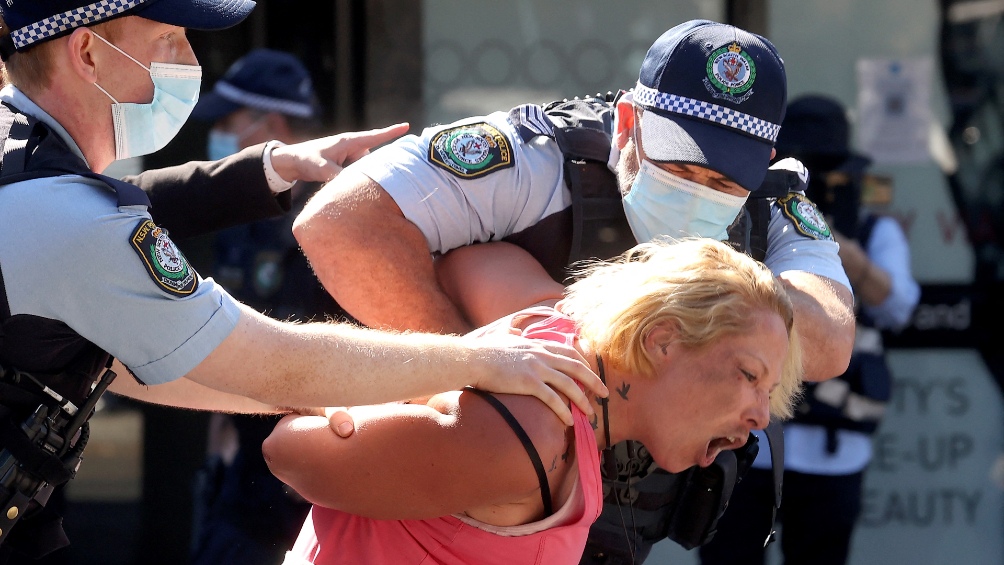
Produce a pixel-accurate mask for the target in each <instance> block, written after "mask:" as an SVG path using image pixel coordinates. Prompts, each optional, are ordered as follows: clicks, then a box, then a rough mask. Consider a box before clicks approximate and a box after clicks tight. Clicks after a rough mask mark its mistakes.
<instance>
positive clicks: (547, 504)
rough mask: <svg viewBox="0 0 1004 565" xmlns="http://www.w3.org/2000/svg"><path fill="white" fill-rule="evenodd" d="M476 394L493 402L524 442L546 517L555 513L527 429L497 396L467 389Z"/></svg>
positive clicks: (538, 456) (538, 457) (541, 468)
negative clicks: (535, 475)
mask: <svg viewBox="0 0 1004 565" xmlns="http://www.w3.org/2000/svg"><path fill="white" fill-rule="evenodd" d="M466 390H468V391H470V392H473V393H474V394H476V395H478V396H480V397H481V398H484V399H485V400H486V401H488V404H491V405H492V407H493V408H495V410H497V411H498V413H499V414H501V415H502V418H504V419H505V423H507V424H509V427H510V428H512V431H513V432H514V433H515V434H516V437H518V438H519V441H520V443H522V444H523V449H525V450H526V454H527V455H529V456H530V462H531V463H533V470H534V471H536V472H537V481H538V482H540V498H541V500H542V501H543V502H544V517H545V518H546V517H548V516H550V515H551V514H554V509H553V508H552V506H551V488H550V487H549V486H548V484H547V473H546V472H545V471H544V463H543V462H542V461H541V460H540V454H539V453H537V448H536V447H534V446H533V442H532V441H531V440H530V436H528V435H526V431H525V430H524V429H523V426H521V425H520V423H519V420H517V419H516V417H515V416H513V415H512V412H510V411H509V409H508V408H506V407H505V404H502V403H501V402H500V401H499V399H497V398H495V397H494V396H492V395H491V394H489V393H487V392H485V391H483V390H478V389H476V388H468V389H466Z"/></svg>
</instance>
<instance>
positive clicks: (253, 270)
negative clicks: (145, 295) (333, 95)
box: [192, 49, 344, 565]
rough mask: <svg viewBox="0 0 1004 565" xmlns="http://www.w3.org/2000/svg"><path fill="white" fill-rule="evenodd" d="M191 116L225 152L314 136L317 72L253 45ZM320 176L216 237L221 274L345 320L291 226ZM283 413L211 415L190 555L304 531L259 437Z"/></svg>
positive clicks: (268, 302) (259, 305)
mask: <svg viewBox="0 0 1004 565" xmlns="http://www.w3.org/2000/svg"><path fill="white" fill-rule="evenodd" d="M192 118H193V119H195V120H198V121H202V122H207V123H210V124H212V128H211V129H210V131H209V138H208V144H207V147H206V150H207V153H208V155H209V158H210V159H211V160H214V161H215V160H219V159H223V158H226V157H228V156H230V155H233V154H236V153H238V152H240V151H242V150H243V149H245V148H247V147H250V146H253V145H257V144H259V143H266V142H269V141H271V140H274V142H277V143H283V144H288V143H296V142H299V141H303V140H305V139H310V138H312V137H314V135H313V134H314V130H315V129H316V127H317V126H316V124H317V123H318V122H319V118H320V116H319V107H318V105H317V103H316V97H315V93H314V88H313V82H312V80H311V77H310V73H309V72H308V70H307V68H306V67H305V66H304V65H303V63H302V62H301V61H300V60H299V59H298V58H297V57H295V56H294V55H292V54H289V53H284V52H282V51H275V50H271V49H255V50H253V51H251V52H249V53H247V54H246V55H244V56H243V57H241V58H240V59H238V60H237V61H236V62H235V63H233V65H231V66H230V68H229V69H228V70H227V72H226V73H225V74H224V75H223V77H222V78H220V80H219V81H217V82H216V84H215V85H214V86H213V87H212V89H211V90H210V91H209V92H208V93H206V94H205V95H203V96H202V97H201V98H200V99H199V103H198V104H197V105H196V106H195V110H194V111H193V112H192ZM318 188H320V183H316V182H311V183H308V182H297V183H294V184H293V186H292V187H291V188H290V189H289V193H290V197H291V200H292V202H291V205H292V207H291V210H290V213H289V214H286V215H284V216H281V217H278V218H274V219H270V220H262V221H259V222H254V223H249V224H243V225H240V226H235V227H232V228H228V229H226V230H222V231H220V232H218V233H217V234H216V235H215V246H214V250H215V253H214V262H213V267H212V273H211V274H212V276H213V278H214V279H215V280H216V281H217V282H219V283H220V284H221V285H223V287H224V288H226V289H227V290H229V291H230V293H231V294H232V295H233V296H234V298H237V299H238V300H240V301H241V302H243V303H244V304H247V305H248V306H250V307H252V308H254V309H255V310H258V311H259V312H263V313H265V314H268V315H270V316H272V317H274V318H278V319H280V320H287V321H296V322H308V321H318V320H321V321H323V320H327V319H338V318H343V317H344V316H343V315H342V311H341V309H340V308H339V307H338V304H337V303H336V302H335V301H334V299H333V298H331V295H329V294H328V293H327V291H325V290H324V287H322V286H321V284H320V282H319V281H318V280H317V278H316V277H315V276H314V274H313V272H312V271H311V269H310V266H309V265H308V264H307V260H306V258H305V257H304V256H303V254H302V253H300V248H299V246H298V245H297V243H296V240H295V239H294V238H293V233H292V230H291V228H292V224H293V219H294V218H295V217H296V214H298V213H299V211H300V210H301V209H302V208H303V204H304V203H305V202H306V200H307V198H309V197H310V196H311V195H312V194H313V193H314V192H315V191H316V190H317V189H318ZM278 421H279V416H250V415H239V414H221V413H215V414H212V415H211V416H210V423H209V435H208V442H207V452H208V453H207V461H206V466H205V467H204V469H203V470H202V472H201V473H200V477H199V481H198V484H197V491H196V499H195V508H196V515H195V520H194V521H195V524H196V532H195V536H194V538H195V543H194V545H193V554H192V563H193V565H200V564H206V565H209V564H217V563H234V564H236V563H240V564H243V565H255V564H260V565H274V564H275V563H278V562H279V561H281V560H282V556H283V554H284V552H285V551H286V550H287V549H288V548H289V546H290V544H292V542H293V540H294V539H295V538H296V533H297V531H298V527H299V524H300V523H302V522H303V519H304V518H305V517H306V515H307V512H308V511H309V510H310V505H309V504H308V503H307V502H305V501H304V500H303V499H302V498H300V497H299V496H298V495H297V494H296V493H294V492H291V491H290V490H289V489H288V488H287V487H286V486H285V485H283V484H282V483H281V482H280V481H279V480H278V479H276V478H275V477H274V476H273V475H272V473H270V472H269V470H268V467H267V465H266V464H265V460H264V459H263V458H262V455H261V443H262V441H264V440H265V438H266V437H268V434H269V433H270V432H271V431H272V428H273V427H275V424H276V423H277V422H278Z"/></svg>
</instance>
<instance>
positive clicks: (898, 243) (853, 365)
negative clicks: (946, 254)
mask: <svg viewBox="0 0 1004 565" xmlns="http://www.w3.org/2000/svg"><path fill="white" fill-rule="evenodd" d="M777 152H778V155H779V156H784V157H795V158H798V159H800V160H801V161H802V162H803V163H805V164H806V166H807V167H808V168H809V174H810V179H809V188H808V190H807V194H808V195H809V196H810V197H811V198H812V199H813V201H815V202H817V203H818V205H819V209H820V211H821V212H823V213H824V214H825V215H826V218H827V221H828V223H829V225H830V227H831V229H832V231H833V236H834V238H835V239H836V240H837V242H839V243H840V259H841V261H842V262H843V265H844V269H845V270H846V271H847V276H848V278H849V279H850V281H851V285H852V287H853V289H854V294H855V298H856V304H855V310H856V312H857V332H856V337H855V342H854V353H853V354H852V356H851V362H850V366H849V367H848V370H847V371H846V372H844V373H843V374H842V375H840V376H839V377H837V378H835V379H832V380H829V381H826V382H822V383H808V384H807V386H806V390H805V394H804V397H803V400H802V403H801V405H800V406H799V407H798V408H797V410H796V412H795V417H794V419H792V420H791V421H790V422H788V423H786V424H785V426H784V439H785V454H784V469H785V472H784V504H783V505H782V506H781V511H780V514H779V517H780V521H781V526H782V528H781V550H782V553H783V554H784V563H785V565H843V564H844V563H846V562H847V554H848V550H849V548H850V543H851V537H852V536H851V534H852V532H853V530H854V525H855V523H856V521H857V518H858V516H859V514H860V512H861V488H862V482H863V480H864V473H865V470H866V468H867V466H868V463H869V462H870V461H871V458H872V442H871V435H872V434H873V433H874V432H875V429H876V428H877V427H878V425H879V422H880V421H881V417H882V415H883V413H884V411H885V405H886V403H887V402H888V400H889V395H890V393H891V386H892V375H891V374H890V372H889V368H888V367H887V366H886V362H885V354H884V351H883V348H882V333H881V332H882V331H883V330H891V331H896V330H899V329H901V328H903V327H904V326H905V325H906V324H907V323H908V322H909V320H910V316H911V314H912V313H913V310H914V308H915V307H916V306H917V302H918V301H919V299H920V287H919V286H918V285H917V282H916V281H915V280H914V279H913V276H912V275H911V272H910V248H909V246H908V244H907V240H906V236H905V235H904V234H903V230H902V228H900V226H899V223H898V222H897V221H896V220H895V219H893V218H890V217H886V216H881V215H878V214H875V213H873V212H871V211H869V210H868V208H867V207H866V206H864V205H863V204H862V201H861V196H862V184H863V179H864V174H865V171H866V169H867V167H868V165H869V160H868V159H867V158H866V157H864V156H861V155H858V154H856V153H854V152H853V151H851V149H850V125H849V122H848V120H847V116H846V113H845V110H844V108H843V106H842V105H841V104H840V103H839V102H837V101H836V100H834V99H832V98H829V97H825V96H817V95H808V96H803V97H801V98H798V99H796V100H793V101H792V102H791V104H790V105H789V106H788V113H787V115H786V116H785V119H784V123H783V125H782V128H781V135H780V136H779V137H778V140H777ZM770 465H771V462H770V454H769V453H766V452H761V456H760V457H758V458H757V460H756V461H755V462H754V468H753V469H751V470H750V471H749V473H747V476H746V478H745V479H743V481H742V482H741V483H739V484H738V485H737V486H736V490H735V492H734V493H733V495H732V503H731V504H730V506H729V510H728V512H726V513H725V515H724V516H723V517H722V519H721V521H720V522H719V525H718V533H717V534H716V535H715V538H714V539H713V540H712V541H711V543H709V544H707V545H705V546H703V547H702V548H701V550H700V554H701V563H702V565H726V564H728V565H747V564H748V565H763V563H764V547H763V538H762V537H760V536H756V535H755V534H752V533H751V532H754V531H757V530H756V528H757V525H758V524H764V525H766V524H769V523H770V521H771V515H770V512H769V511H766V512H765V510H764V509H765V507H764V506H763V505H764V503H765V501H769V500H771V498H772V496H773V492H772V483H771V472H770V471H769V470H768V468H769V467H770ZM768 508H769V507H768ZM764 527H766V526H764Z"/></svg>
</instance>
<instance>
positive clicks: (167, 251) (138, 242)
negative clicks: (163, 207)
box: [129, 220, 199, 296]
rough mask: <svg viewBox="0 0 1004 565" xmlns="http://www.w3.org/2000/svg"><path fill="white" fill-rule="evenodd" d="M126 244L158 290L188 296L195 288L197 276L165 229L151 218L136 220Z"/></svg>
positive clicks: (173, 294)
mask: <svg viewBox="0 0 1004 565" xmlns="http://www.w3.org/2000/svg"><path fill="white" fill-rule="evenodd" d="M129 243H130V244H132V248H133V249H134V250H135V251H136V253H137V254H138V255H139V258H140V260H141V261H143V265H144V266H146V270H147V273H148V274H149V275H150V278H152V279H153V282H155V283H157V286H158V287H160V289H161V290H163V291H165V292H167V293H168V294H170V295H172V296H188V295H190V294H192V293H193V292H195V289H197V288H199V276H198V274H196V272H195V270H194V269H192V267H191V265H189V264H188V259H185V256H184V255H182V253H181V250H179V249H178V247H177V246H176V245H175V244H174V242H173V241H171V238H169V237H167V230H165V229H164V228H159V227H157V224H154V223H153V221H152V220H143V221H142V222H140V223H139V225H138V226H136V229H135V230H133V232H132V236H131V237H130V238H129Z"/></svg>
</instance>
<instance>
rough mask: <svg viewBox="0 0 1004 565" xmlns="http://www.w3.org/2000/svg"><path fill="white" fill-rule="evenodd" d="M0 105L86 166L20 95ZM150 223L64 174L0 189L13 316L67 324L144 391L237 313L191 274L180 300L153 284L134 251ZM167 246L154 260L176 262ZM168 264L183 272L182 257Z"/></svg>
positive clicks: (204, 347)
mask: <svg viewBox="0 0 1004 565" xmlns="http://www.w3.org/2000/svg"><path fill="white" fill-rule="evenodd" d="M0 100H3V101H5V102H9V103H11V104H12V105H13V106H14V107H16V108H18V109H19V110H21V111H22V112H24V113H28V114H31V115H32V116H35V117H36V118H38V119H39V120H41V121H43V122H44V123H45V124H47V125H48V126H49V127H50V128H52V129H53V131H55V132H56V133H57V134H58V135H59V136H60V137H61V138H62V139H63V140H64V141H65V142H66V143H67V144H68V145H69V146H70V148H71V149H72V150H73V151H74V152H76V153H77V155H79V156H81V158H82V157H83V154H82V153H81V151H80V149H79V148H78V147H77V146H76V144H75V143H74V141H73V139H72V138H71V137H70V136H69V135H68V134H67V132H66V130H65V129H63V128H62V127H61V126H60V125H59V124H58V123H56V122H55V120H54V119H52V117H50V116H49V115H48V114H46V113H45V112H44V111H43V110H41V109H40V108H39V107H38V106H37V105H35V104H34V103H32V102H31V101H30V100H29V99H28V98H27V97H26V96H25V95H24V94H23V93H21V92H20V91H18V90H17V89H16V88H14V87H11V86H7V87H5V88H4V89H3V90H2V91H0ZM149 221H150V214H149V213H148V212H147V210H146V207H145V206H123V207H119V206H118V205H117V200H116V194H115V192H113V191H112V190H111V189H110V188H109V187H108V186H107V185H105V184H104V183H101V182H100V181H97V180H94V179H89V178H85V177H79V176H75V175H64V176H59V177H51V178H42V179H35V180H30V181H24V182H19V183H14V184H9V185H6V186H3V187H0V268H2V269H3V278H4V282H5V285H6V290H7V299H8V301H9V303H10V310H11V314H12V315H18V314H26V315H32V316H41V317H44V318H50V319H53V320H59V321H61V322H63V323H65V324H66V325H67V326H69V327H70V328H71V329H73V330H74V331H75V332H77V333H78V334H80V335H81V336H83V337H84V338H86V339H88V340H89V341H91V342H93V343H95V344H96V345H98V346H99V347H101V348H102V349H104V350H105V351H107V352H108V353H110V354H111V355H113V356H115V357H116V358H117V359H119V360H120V361H121V362H122V363H123V364H125V365H126V366H127V367H129V368H130V369H131V370H132V371H133V372H135V374H136V376H137V377H138V378H139V379H140V380H141V381H143V382H144V383H146V384H159V383H165V382H168V381H172V380H175V379H177V378H179V377H182V376H184V375H185V374H187V373H188V372H189V371H190V370H192V369H193V368H194V367H195V366H196V365H198V364H199V363H200V362H201V361H202V360H203V359H205V357H206V356H207V355H209V353H210V352H212V351H213V350H214V349H215V348H216V347H217V346H218V345H219V344H220V343H221V342H222V341H223V340H224V339H225V338H226V337H227V336H228V335H230V332H231V331H232V330H233V329H234V328H235V327H236V325H237V320H238V318H239V317H240V310H239V308H238V305H237V302H236V301H235V300H234V299H233V298H231V297H230V295H229V294H227V293H226V292H225V291H224V290H223V289H222V288H221V287H220V286H219V285H217V284H216V283H214V282H213V280H212V279H205V280H203V279H201V277H199V276H198V274H196V273H195V272H194V271H192V272H191V274H192V275H194V277H195V279H194V280H191V281H190V283H191V284H189V285H188V287H187V288H189V289H190V292H188V293H187V294H185V295H184V296H180V295H178V294H177V293H172V292H169V291H168V290H165V288H163V287H161V286H160V285H158V283H157V282H156V281H155V280H154V278H153V277H152V276H151V273H150V271H149V268H150V264H149V262H144V259H142V258H141V256H140V255H139V254H138V253H137V250H136V249H135V245H134V243H133V241H134V239H135V238H134V236H135V234H136V233H137V230H138V229H140V228H141V227H142V224H144V223H146V222H149ZM147 225H149V224H147ZM161 235H164V234H163V233H161ZM168 241H169V240H167V239H166V236H165V237H164V238H163V239H161V240H159V242H160V243H161V244H163V245H162V247H161V248H158V251H163V252H165V253H167V254H173V253H174V252H175V251H176V248H174V246H173V244H169V243H168ZM173 260H174V261H176V262H177V261H180V262H182V263H181V264H182V266H184V262H185V260H184V258H183V257H181V256H175V257H174V258H173ZM158 264H159V263H158Z"/></svg>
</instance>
